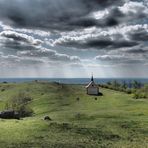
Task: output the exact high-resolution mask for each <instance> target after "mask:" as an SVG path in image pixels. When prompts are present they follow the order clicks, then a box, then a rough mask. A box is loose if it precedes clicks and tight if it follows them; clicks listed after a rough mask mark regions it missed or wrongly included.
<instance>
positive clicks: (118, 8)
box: [0, 0, 148, 78]
mask: <svg viewBox="0 0 148 148" xmlns="http://www.w3.org/2000/svg"><path fill="white" fill-rule="evenodd" d="M92 73H93V74H94V77H98V78H119V77H122V78H123V77H126V78H129V77H131V78H137V77H139V78H146V77H148V0H0V77H1V78H4V77H5V78H7V77H19V78H20V77H48V78H53V77H54V78H57V77H60V78H78V77H80V78H83V77H90V76H91V74H92Z"/></svg>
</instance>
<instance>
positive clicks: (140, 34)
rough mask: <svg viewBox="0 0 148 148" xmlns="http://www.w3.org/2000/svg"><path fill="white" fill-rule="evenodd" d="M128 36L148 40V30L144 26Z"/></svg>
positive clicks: (133, 38)
mask: <svg viewBox="0 0 148 148" xmlns="http://www.w3.org/2000/svg"><path fill="white" fill-rule="evenodd" d="M128 36H129V38H130V39H132V40H135V41H148V31H147V30H145V29H143V28H140V29H138V30H135V31H132V32H129V33H128Z"/></svg>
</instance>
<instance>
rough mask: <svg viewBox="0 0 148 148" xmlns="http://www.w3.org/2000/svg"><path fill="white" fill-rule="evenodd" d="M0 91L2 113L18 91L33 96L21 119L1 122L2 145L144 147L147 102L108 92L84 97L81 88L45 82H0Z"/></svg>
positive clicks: (66, 147) (0, 137)
mask: <svg viewBox="0 0 148 148" xmlns="http://www.w3.org/2000/svg"><path fill="white" fill-rule="evenodd" d="M0 90H1V92H0V110H4V108H5V101H6V100H7V99H11V97H12V96H14V95H15V94H16V93H18V92H27V93H28V94H29V95H30V96H31V97H32V99H33V100H32V101H31V102H30V104H29V105H30V107H31V108H32V109H33V110H34V115H33V117H28V118H25V119H23V120H3V119H1V120H0V147H5V148H6V147H15V148H16V147H27V148H28V147H45V148H46V147H57V148H62V147H63V148H79V147H80V148H81V147H82V148H83V147H91V148H92V147H94V148H96V147H106V148H109V147H113V148H115V147H117V148H119V147H127V148H128V147H129V148H130V147H133V148H134V147H135V148H136V147H137V148H139V147H141V148H146V147H148V142H147V141H148V101H147V100H144V99H140V100H134V99H132V97H131V96H130V95H127V94H125V93H121V92H116V91H112V90H107V89H101V92H102V93H103V96H101V97H95V96H88V95H87V94H86V90H85V88H84V86H83V85H62V84H57V83H46V82H30V83H20V84H9V83H8V84H0ZM77 98H79V100H78V99H77ZM96 98H97V99H96ZM45 115H48V116H50V118H51V119H52V121H44V120H43V118H44V116H45Z"/></svg>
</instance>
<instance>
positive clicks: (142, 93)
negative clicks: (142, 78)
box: [99, 80, 148, 99]
mask: <svg viewBox="0 0 148 148" xmlns="http://www.w3.org/2000/svg"><path fill="white" fill-rule="evenodd" d="M99 86H100V87H103V88H108V89H112V90H116V91H121V92H125V93H127V94H132V95H133V98H135V99H140V98H148V84H143V83H141V82H139V81H136V80H133V81H130V82H126V81H122V82H119V81H117V80H113V81H108V82H107V83H106V84H100V85H99Z"/></svg>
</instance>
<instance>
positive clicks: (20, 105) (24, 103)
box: [5, 92, 33, 117]
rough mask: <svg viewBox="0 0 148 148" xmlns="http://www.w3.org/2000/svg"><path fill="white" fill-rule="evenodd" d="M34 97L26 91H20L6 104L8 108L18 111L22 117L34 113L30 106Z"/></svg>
mask: <svg viewBox="0 0 148 148" xmlns="http://www.w3.org/2000/svg"><path fill="white" fill-rule="evenodd" d="M31 100H32V98H31V97H30V96H29V94H27V93H25V92H19V93H18V94H16V95H15V96H13V97H12V98H10V99H9V100H8V101H7V102H6V105H5V108H6V109H7V110H14V111H16V112H18V114H19V116H20V117H27V116H31V115H32V114H33V110H32V109H31V108H30V106H29V102H30V101H31Z"/></svg>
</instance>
